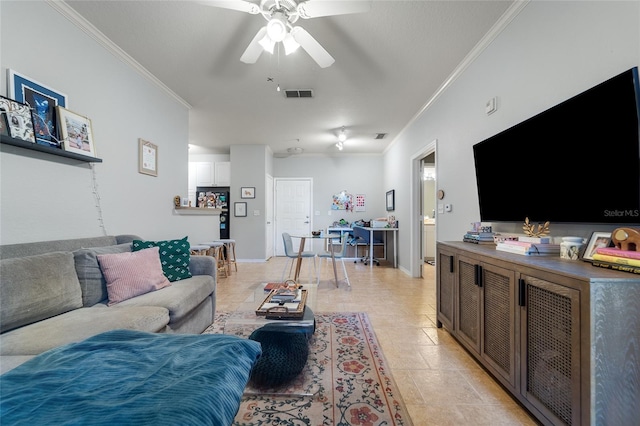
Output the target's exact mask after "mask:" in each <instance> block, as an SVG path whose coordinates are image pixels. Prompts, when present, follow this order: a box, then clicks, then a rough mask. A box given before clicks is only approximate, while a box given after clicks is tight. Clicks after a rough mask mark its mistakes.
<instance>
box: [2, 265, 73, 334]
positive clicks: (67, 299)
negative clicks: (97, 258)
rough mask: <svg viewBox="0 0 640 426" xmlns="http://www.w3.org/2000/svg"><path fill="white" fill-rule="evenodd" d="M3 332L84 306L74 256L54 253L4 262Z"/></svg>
mask: <svg viewBox="0 0 640 426" xmlns="http://www.w3.org/2000/svg"><path fill="white" fill-rule="evenodd" d="M0 276H1V277H2V285H1V286H0V331H1V332H3V333H4V332H5V331H7V330H11V329H14V328H16V327H21V326H23V325H26V324H31V323H34V322H36V321H40V320H43V319H46V318H50V317H52V316H54V315H58V314H62V313H64V312H67V311H70V310H72V309H78V308H81V307H82V292H81V290H80V283H79V282H78V277H77V275H76V269H75V266H74V262H73V254H71V253H69V252H53V253H47V254H39V255H35V256H27V257H19V258H15V259H3V260H1V261H0Z"/></svg>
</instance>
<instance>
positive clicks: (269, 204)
mask: <svg viewBox="0 0 640 426" xmlns="http://www.w3.org/2000/svg"><path fill="white" fill-rule="evenodd" d="M266 188H267V190H266V200H265V204H266V207H265V216H266V218H267V223H266V225H265V241H266V242H267V244H266V252H267V253H266V255H267V257H266V258H267V259H269V258H271V257H273V256H274V252H273V247H274V245H273V243H274V241H275V234H274V232H273V230H274V229H275V228H274V226H273V177H272V176H271V175H267V182H266Z"/></svg>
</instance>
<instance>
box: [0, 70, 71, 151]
mask: <svg viewBox="0 0 640 426" xmlns="http://www.w3.org/2000/svg"><path fill="white" fill-rule="evenodd" d="M7 73H8V76H9V87H8V90H7V91H8V93H9V96H10V97H12V98H13V99H15V100H16V101H18V102H22V103H25V104H27V105H29V107H31V110H32V112H33V128H34V135H35V138H36V142H37V143H38V144H40V145H46V146H53V147H57V148H62V146H61V143H60V140H59V139H61V138H62V135H61V134H60V131H59V129H58V118H57V117H56V114H57V110H56V107H58V106H61V107H67V95H65V94H64V93H61V92H59V91H58V90H55V89H52V88H50V87H47V86H45V85H44V84H42V83H38V82H37V81H35V80H33V79H31V78H29V77H26V76H24V75H21V74H18V73H17V72H15V71H14V70H12V69H8V70H7Z"/></svg>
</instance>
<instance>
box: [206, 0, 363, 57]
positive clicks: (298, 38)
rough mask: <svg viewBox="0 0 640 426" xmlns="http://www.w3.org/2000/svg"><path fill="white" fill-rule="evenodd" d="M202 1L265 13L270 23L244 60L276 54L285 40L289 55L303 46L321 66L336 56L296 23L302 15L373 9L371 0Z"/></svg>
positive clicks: (305, 16) (347, 12) (322, 14)
mask: <svg viewBox="0 0 640 426" xmlns="http://www.w3.org/2000/svg"><path fill="white" fill-rule="evenodd" d="M200 3H202V4H205V5H208V6H213V7H220V8H224V9H232V10H238V11H241V12H246V13H250V14H252V15H257V14H261V15H262V17H263V18H264V19H265V20H266V21H267V25H265V26H264V27H262V28H260V30H259V31H258V33H257V34H256V35H255V37H253V40H251V43H249V46H248V47H247V49H246V50H245V51H244V53H243V54H242V56H241V57H240V60H241V61H242V62H244V63H247V64H254V63H255V62H256V61H257V60H258V58H259V57H260V55H261V54H262V52H263V51H265V50H266V51H267V52H269V53H273V49H274V47H275V44H276V43H279V42H282V44H283V45H284V52H285V54H286V55H289V54H291V53H293V52H294V51H295V50H296V49H297V48H298V47H300V46H302V48H303V49H304V50H305V51H306V52H307V53H308V54H309V56H311V58H313V60H314V61H316V62H317V63H318V65H319V66H320V67H321V68H326V67H328V66H331V64H333V63H334V62H335V59H333V57H332V56H331V55H330V54H329V52H327V51H326V50H325V49H324V47H322V46H321V45H320V43H318V42H317V41H316V39H315V38H313V37H312V36H311V34H309V33H308V32H307V31H306V30H305V29H304V28H302V27H300V26H294V25H293V24H295V23H296V21H298V19H299V18H302V19H310V18H319V17H322V16H333V15H346V14H349V13H361V12H367V11H369V9H370V8H371V3H370V0H368V1H353V0H351V1H331V0H302V1H300V0H260V3H259V4H257V3H253V2H251V1H248V0H204V1H200Z"/></svg>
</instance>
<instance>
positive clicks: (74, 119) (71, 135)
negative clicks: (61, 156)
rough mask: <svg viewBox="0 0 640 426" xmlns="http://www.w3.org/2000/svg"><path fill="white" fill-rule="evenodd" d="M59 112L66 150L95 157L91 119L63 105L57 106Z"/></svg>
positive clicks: (61, 132)
mask: <svg viewBox="0 0 640 426" xmlns="http://www.w3.org/2000/svg"><path fill="white" fill-rule="evenodd" d="M57 112H58V121H59V125H60V136H61V137H62V143H63V146H64V150H65V151H69V152H75V153H76V154H82V155H88V156H90V157H95V156H96V147H95V144H94V142H93V131H92V130H91V120H90V119H89V118H87V117H84V116H82V115H80V114H76V113H75V112H73V111H69V110H68V109H66V108H63V107H61V106H59V107H57Z"/></svg>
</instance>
